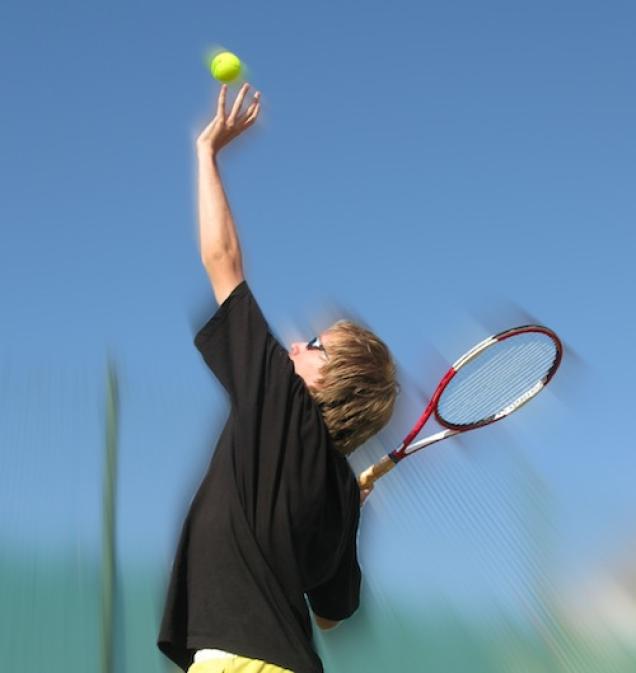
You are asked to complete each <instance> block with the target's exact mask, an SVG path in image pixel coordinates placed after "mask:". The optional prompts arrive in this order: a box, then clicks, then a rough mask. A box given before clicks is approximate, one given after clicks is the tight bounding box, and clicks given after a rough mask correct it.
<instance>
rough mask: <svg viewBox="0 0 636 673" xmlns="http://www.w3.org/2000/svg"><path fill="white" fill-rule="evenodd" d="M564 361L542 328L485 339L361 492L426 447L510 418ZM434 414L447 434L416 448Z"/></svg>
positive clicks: (364, 477)
mask: <svg viewBox="0 0 636 673" xmlns="http://www.w3.org/2000/svg"><path fill="white" fill-rule="evenodd" d="M562 355H563V346H562V344H561V340H560V339H559V337H558V336H557V335H556V334H555V333H554V332H553V331H552V330H551V329H548V328H547V327H543V326H542V325H523V326H521V327H514V328H513V329H509V330H506V331H505V332H500V333H499V334H495V335H494V336H491V337H489V338H488V339H484V341H482V342H480V343H478V344H477V345H476V346H475V347H474V348H471V350H469V351H468V352H467V353H465V354H464V355H462V357H460V358H459V360H457V362H455V363H454V364H453V366H452V367H451V368H450V369H449V370H448V371H447V372H446V374H445V375H444V377H443V378H442V380H441V381H440V382H439V385H438V386H437V390H435V393H434V394H433V397H432V398H431V401H430V402H429V403H428V406H427V407H426V409H425V410H424V413H423V414H422V415H421V416H420V418H419V420H418V421H417V423H416V424H415V425H414V426H413V429H412V430H411V431H410V432H409V433H408V435H406V437H405V438H404V439H403V440H402V443H401V444H400V445H399V446H398V448H397V449H395V450H394V451H391V453H389V454H387V455H386V456H384V457H383V458H382V459H381V460H379V461H378V462H377V463H376V464H375V465H372V466H371V467H369V468H368V469H367V470H365V471H364V472H363V473H362V474H361V475H360V477H359V478H358V483H359V484H360V488H361V489H368V488H370V487H371V485H372V484H373V482H374V481H376V479H379V478H380V477H382V476H383V475H385V474H386V473H387V472H389V471H390V470H392V469H393V468H394V467H395V466H396V465H397V464H398V463H399V462H400V461H401V460H403V459H404V458H407V457H408V456H412V455H413V454H414V453H415V452H417V451H419V450H420V449H423V448H424V447H425V446H430V445H431V444H435V443H436V442H441V441H442V440H443V439H448V438H449V437H454V436H455V435H458V434H460V433H462V432H467V431H468V430H474V429H475V428H481V427H483V426H484V425H490V424H491V423H494V422H495V421H500V420H501V419H502V418H506V416H510V414H511V413H512V412H513V411H517V409H519V408H521V407H522V406H523V405H524V404H526V402H529V401H530V400H531V399H532V398H534V397H536V396H537V395H538V394H539V393H540V392H541V391H542V390H543V389H544V388H545V386H546V385H547V384H548V383H549V382H550V380H551V379H552V377H553V376H554V374H555V373H556V370H557V369H558V367H559V365H560V364H561V357H562ZM433 414H434V415H435V419H436V420H437V422H438V423H439V424H440V425H442V426H443V427H444V428H446V429H445V430H442V431H441V432H438V433H436V434H434V435H430V436H429V437H425V438H424V439H421V440H419V441H418V442H415V443H413V440H414V439H415V437H416V436H417V435H418V434H419V432H420V430H421V429H422V428H423V427H424V425H425V424H426V422H427V421H428V419H429V418H430V417H431V415H433Z"/></svg>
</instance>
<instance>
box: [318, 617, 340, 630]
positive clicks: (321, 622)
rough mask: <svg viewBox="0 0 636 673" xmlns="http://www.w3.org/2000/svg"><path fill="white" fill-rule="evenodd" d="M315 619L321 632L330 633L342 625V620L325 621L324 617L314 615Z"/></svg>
mask: <svg viewBox="0 0 636 673" xmlns="http://www.w3.org/2000/svg"><path fill="white" fill-rule="evenodd" d="M314 619H315V620H316V624H317V625H318V627H319V628H320V630H321V631H330V630H331V629H334V628H335V627H336V626H338V624H340V620H333V619H325V618H324V617H319V616H318V615H316V614H314Z"/></svg>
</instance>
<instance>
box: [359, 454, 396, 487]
mask: <svg viewBox="0 0 636 673" xmlns="http://www.w3.org/2000/svg"><path fill="white" fill-rule="evenodd" d="M395 466H396V463H395V462H393V461H392V460H391V459H390V458H389V456H383V457H382V458H381V459H380V460H379V461H378V462H377V463H376V464H375V465H371V467H368V468H367V469H366V470H365V471H364V472H363V473H362V474H361V475H360V476H359V477H358V485H359V486H360V488H361V489H367V488H369V487H370V486H371V485H372V484H373V482H374V481H376V480H377V479H379V478H380V477H383V476H384V475H385V474H386V473H387V472H390V471H391V470H392V469H393V468H394V467H395Z"/></svg>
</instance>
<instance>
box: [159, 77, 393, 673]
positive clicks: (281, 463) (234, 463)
mask: <svg viewBox="0 0 636 673" xmlns="http://www.w3.org/2000/svg"><path fill="white" fill-rule="evenodd" d="M248 89H249V85H248V84H244V85H243V87H242V88H241V90H240V91H239V93H238V95H237V97H236V100H235V102H234V105H233V107H232V109H231V111H230V113H229V115H228V114H227V113H226V109H225V107H226V104H225V100H226V95H227V87H226V86H223V87H222V88H221V91H220V94H219V98H218V108H217V112H216V116H215V117H214V119H213V120H212V122H211V123H210V124H209V125H208V126H207V127H206V128H205V129H204V130H203V132H202V133H201V135H200V136H199V138H198V139H197V143H196V149H197V157H198V210H199V225H200V244H201V258H202V261H203V264H204V266H205V269H206V271H207V273H208V275H209V278H210V282H211V284H212V288H213V291H214V295H215V298H216V300H217V302H218V304H219V307H218V310H217V311H216V312H215V313H214V315H213V316H212V317H211V318H210V320H209V321H208V322H207V323H206V324H205V325H204V326H203V327H202V328H201V329H200V331H199V332H198V333H197V334H196V336H195V339H194V343H195V345H196V347H197V349H198V350H199V351H200V353H201V355H202V357H203V359H204V361H205V363H206V364H207V366H208V367H209V368H210V370H211V371H212V373H213V374H214V375H215V376H216V378H217V379H218V380H219V382H220V383H221V384H222V385H223V387H224V388H225V390H226V391H227V393H228V395H229V400H230V402H231V411H230V415H229V418H228V420H227V423H226V425H225V428H224V429H223V431H222V433H221V435H220V438H219V440H218V443H217V446H216V449H215V451H214V454H213V456H212V459H211V461H210V464H209V467H208V470H207V472H206V474H205V476H204V478H203V480H202V482H201V484H200V486H199V489H198V491H197V493H196V495H195V496H194V498H193V500H192V502H191V505H190V509H189V512H188V514H187V516H186V519H185V522H184V524H183V528H182V531H181V535H180V538H179V542H178V546H177V551H176V556H175V559H174V563H173V565H172V571H171V576H170V582H169V585H168V590H167V596H166V601H165V607H164V612H163V619H162V623H161V627H160V633H159V637H158V647H159V648H160V650H161V651H162V652H163V653H164V654H165V655H166V656H167V657H169V658H170V659H171V660H172V661H173V662H175V663H176V664H177V665H178V666H179V667H181V668H182V669H183V670H184V671H189V673H220V672H221V671H225V672H226V673H229V672H230V671H231V672H234V673H239V672H240V673H285V672H287V673H289V672H290V671H291V672H293V673H321V672H322V671H323V667H322V664H321V661H320V658H319V657H318V655H317V653H316V651H315V649H314V646H313V641H312V623H311V618H310V611H309V608H311V611H312V612H313V614H314V620H315V622H316V624H317V625H318V626H319V627H320V628H322V629H329V628H332V627H334V626H335V625H336V624H338V622H339V621H340V620H343V619H346V618H347V617H349V616H351V615H352V614H353V613H354V612H355V610H356V609H357V608H358V604H359V598H360V582H361V573H360V567H359V565H358V560H357V554H356V538H357V535H356V534H357V529H358V522H359V517H360V506H361V504H362V502H363V501H364V498H365V497H366V495H368V491H367V492H363V493H361V492H360V489H359V487H358V483H357V481H356V478H355V475H354V474H353V472H352V470H351V467H350V465H349V462H348V461H347V458H346V456H347V455H348V454H349V453H350V452H351V451H353V450H354V449H355V448H356V447H358V446H360V445H361V444H362V443H363V442H364V441H366V440H367V439H368V438H369V437H371V436H372V435H374V434H375V433H377V432H378V431H379V430H380V429H381V428H382V427H383V426H384V425H385V424H386V423H387V421H388V420H389V418H390V416H391V414H392V411H393V407H394V402H395V397H396V392H397V384H396V373H395V365H394V363H393V360H392V358H391V355H390V353H389V351H388V349H387V347H386V346H385V345H384V343H383V342H382V341H381V340H380V339H378V338H377V337H376V336H375V335H374V334H373V333H371V332H370V331H368V330H367V329H365V328H363V327H360V326H358V325H356V324H355V323H352V322H350V321H339V322H337V323H335V324H334V325H332V326H331V327H329V328H328V329H326V330H325V331H323V332H322V333H321V334H319V335H318V336H317V337H315V338H313V339H311V340H310V341H308V342H306V343H294V344H292V346H291V349H290V350H289V351H287V350H286V349H284V348H283V347H282V346H281V345H280V343H279V342H278V341H277V340H276V338H275V337H274V336H273V335H272V333H271V331H270V329H269V328H268V325H267V323H266V321H265V319H264V317H263V315H262V313H261V310H260V308H259V306H258V303H257V301H256V299H255V297H254V295H253V294H252V292H251V289H250V287H249V286H248V284H247V282H246V281H245V278H244V276H243V265H242V260H241V248H240V245H239V238H238V235H237V230H236V226H235V223H234V221H233V218H232V214H231V212H230V208H229V205H228V202H227V199H226V196H225V192H224V189H223V185H222V182H221V178H220V175H219V171H218V164H217V158H218V153H219V151H220V150H221V149H222V148H223V147H224V146H225V145H227V144H228V143H229V142H231V141H232V140H234V139H235V138H236V137H238V136H239V135H240V134H241V133H243V131H245V130H246V129H247V128H248V127H250V126H251V125H252V124H254V122H255V121H256V119H257V117H258V114H259V109H260V94H259V93H258V92H257V93H255V94H254V96H253V100H252V101H251V103H250V104H249V105H248V106H247V108H246V110H245V112H242V111H241V107H242V105H243V102H244V99H245V97H246V94H247V91H248ZM307 602H308V603H309V606H308V604H307Z"/></svg>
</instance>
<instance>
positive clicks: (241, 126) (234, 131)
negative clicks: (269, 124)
mask: <svg viewBox="0 0 636 673" xmlns="http://www.w3.org/2000/svg"><path fill="white" fill-rule="evenodd" d="M249 88H250V85H249V84H248V83H247V82H246V83H245V84H243V86H242V87H241V89H240V91H239V92H238V95H237V96H236V100H235V101H234V105H233V106H232V110H231V111H230V114H229V115H227V114H226V112H225V99H226V97H227V84H224V85H223V86H222V87H221V91H220V92H219V99H218V103H217V110H216V116H215V117H214V119H213V120H212V121H211V122H210V123H209V124H208V125H207V126H206V127H205V128H204V129H203V131H202V132H201V134H200V135H199V137H198V138H197V150H199V151H205V152H209V153H211V154H216V153H217V152H219V150H221V149H222V148H223V147H225V146H226V145H227V144H228V143H230V142H231V141H232V140H234V139H235V138H237V137H238V136H239V135H241V133H243V131H245V130H246V129H247V128H249V127H250V126H251V125H252V124H253V123H254V122H255V121H256V118H257V117H258V113H259V111H260V108H261V102H260V97H261V93H260V91H257V92H256V93H255V94H254V96H253V98H252V102H251V103H250V105H249V106H248V108H247V110H245V112H244V113H243V114H241V105H242V104H243V101H244V100H245V96H246V94H247V90H248V89H249Z"/></svg>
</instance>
